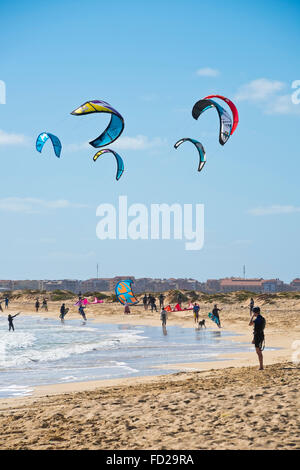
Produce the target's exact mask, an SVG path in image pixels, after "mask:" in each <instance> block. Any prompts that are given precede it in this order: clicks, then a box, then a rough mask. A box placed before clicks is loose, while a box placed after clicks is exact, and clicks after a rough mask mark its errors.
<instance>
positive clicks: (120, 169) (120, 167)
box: [93, 149, 124, 181]
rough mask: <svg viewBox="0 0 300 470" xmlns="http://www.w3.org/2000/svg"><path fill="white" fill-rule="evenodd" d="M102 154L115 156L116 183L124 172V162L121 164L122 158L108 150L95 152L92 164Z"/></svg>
mask: <svg viewBox="0 0 300 470" xmlns="http://www.w3.org/2000/svg"><path fill="white" fill-rule="evenodd" d="M104 153H112V154H113V155H114V156H115V158H116V161H117V174H116V180H117V181H118V180H119V179H120V178H121V176H122V174H123V172H124V162H123V160H122V158H121V157H120V155H119V154H118V153H117V152H115V151H114V150H110V149H103V150H99V152H97V153H96V154H95V155H94V156H93V160H94V162H95V161H96V160H97V158H98V157H100V155H103V154H104Z"/></svg>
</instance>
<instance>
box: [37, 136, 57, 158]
mask: <svg viewBox="0 0 300 470" xmlns="http://www.w3.org/2000/svg"><path fill="white" fill-rule="evenodd" d="M48 139H50V140H51V142H52V145H53V150H54V153H55V155H56V156H57V157H58V158H59V157H60V154H61V148H62V146H61V143H60V140H59V138H58V137H56V135H53V134H50V132H42V133H41V134H40V135H39V136H38V138H37V139H36V144H35V147H36V149H37V151H38V152H40V153H41V152H42V150H43V147H44V145H45V143H46V142H47V140H48Z"/></svg>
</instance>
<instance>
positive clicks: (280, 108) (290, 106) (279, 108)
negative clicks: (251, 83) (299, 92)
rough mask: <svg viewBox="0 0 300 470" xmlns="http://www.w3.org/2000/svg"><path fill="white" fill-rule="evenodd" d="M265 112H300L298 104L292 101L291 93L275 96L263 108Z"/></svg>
mask: <svg viewBox="0 0 300 470" xmlns="http://www.w3.org/2000/svg"><path fill="white" fill-rule="evenodd" d="M265 113H266V114H300V105H297V104H294V103H293V102H292V98H291V95H282V96H275V97H273V98H272V100H270V102H269V103H268V104H267V106H266V108H265Z"/></svg>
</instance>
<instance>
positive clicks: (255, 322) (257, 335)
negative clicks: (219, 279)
mask: <svg viewBox="0 0 300 470" xmlns="http://www.w3.org/2000/svg"><path fill="white" fill-rule="evenodd" d="M164 299H165V296H164V295H163V294H160V295H159V303H160V308H161V312H160V320H161V324H162V327H163V330H164V332H166V325H167V319H168V312H167V310H166V309H165V307H164ZM3 300H4V302H5V308H8V304H9V298H8V297H5V298H4V299H2V300H0V307H1V303H2V302H3ZM82 301H83V299H82V297H81V296H79V301H78V303H77V305H78V313H79V314H80V315H81V317H82V318H83V320H84V322H86V321H87V318H86V315H85V311H84V309H85V308H86V307H85V306H84V305H83V302H82ZM143 305H144V308H145V310H148V307H149V306H150V308H151V311H153V310H155V311H156V312H157V307H156V299H155V297H154V296H153V295H151V294H149V295H148V296H147V294H145V296H144V297H143ZM39 308H40V302H39V299H38V298H37V299H36V302H35V310H36V312H38V311H39ZM41 308H44V309H45V311H48V303H47V299H46V298H44V299H43V301H42V307H41ZM249 308H250V322H249V326H253V327H254V329H253V341H252V344H254V346H255V350H256V353H257V356H258V360H259V369H260V370H263V354H262V351H263V350H264V347H265V335H264V329H265V326H266V320H265V318H264V317H263V316H262V315H261V312H260V307H258V306H255V305H254V300H253V298H251V299H250V304H249ZM0 310H1V311H2V312H3V309H2V307H1V308H0ZM221 310H222V309H220V308H218V305H217V304H215V305H214V308H213V309H212V312H211V313H212V315H213V316H214V317H215V318H216V319H217V322H216V324H217V326H218V327H219V328H221V320H220V314H219V312H220V311H221ZM68 311H69V309H68V308H66V305H65V303H63V304H62V305H61V307H60V314H59V318H60V320H61V322H62V323H63V322H64V319H65V316H66V314H67V313H68ZM20 313H21V312H18V313H16V314H15V315H11V314H9V315H8V318H7V319H8V330H9V331H14V330H15V328H14V323H13V320H14V318H15V317H16V316H18V315H20ZM124 313H125V314H130V307H129V305H128V303H125V306H124ZM199 313H200V305H199V304H198V303H197V302H195V303H194V305H193V316H194V322H195V324H197V326H198V328H199V327H201V328H202V327H203V326H204V327H205V328H206V326H205V320H203V319H202V320H199Z"/></svg>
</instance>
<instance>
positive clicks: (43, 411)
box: [0, 293, 300, 450]
mask: <svg viewBox="0 0 300 470" xmlns="http://www.w3.org/2000/svg"><path fill="white" fill-rule="evenodd" d="M167 300H168V299H167ZM216 301H217V302H218V305H219V306H220V308H222V311H221V320H222V325H223V330H226V331H232V332H236V333H239V334H241V335H242V336H239V337H238V340H239V341H241V340H242V341H245V342H249V343H251V341H252V328H251V327H249V326H248V323H249V308H248V304H249V302H248V299H247V298H245V299H244V300H242V301H241V300H240V299H237V296H236V295H235V294H234V293H233V294H229V295H227V296H226V298H225V297H224V298H223V299H222V302H221V301H220V300H219V299H218V300H216ZM61 303H62V302H58V301H55V302H54V301H53V302H52V301H49V311H48V312H43V310H42V311H41V312H39V313H38V314H39V315H41V316H44V317H45V316H47V317H49V318H54V317H55V318H57V317H58V314H59V307H60V305H61ZM212 303H213V301H212V300H211V299H207V298H206V299H205V298H204V297H203V298H202V299H200V301H199V304H200V306H201V310H200V312H201V313H200V318H207V312H209V311H210V308H211V306H212ZM255 303H256V304H257V305H260V307H261V309H262V314H263V315H264V316H265V318H266V320H267V328H266V332H265V333H266V346H267V347H269V348H280V349H275V350H272V351H267V350H266V351H265V352H264V362H265V365H266V367H265V370H264V371H258V362H257V356H256V353H255V351H254V348H253V352H250V353H242V354H238V355H237V357H235V355H232V358H233V360H232V361H231V360H226V361H215V362H201V363H186V364H180V365H176V366H174V365H173V368H176V369H177V370H178V369H179V370H181V371H182V372H179V373H178V372H176V373H174V374H172V375H164V376H154V377H143V378H127V379H120V380H107V381H98V382H81V383H67V384H58V385H52V386H44V387H37V388H35V390H34V393H33V395H32V396H30V397H26V398H14V399H2V400H0V449H116V450H117V449H123V450H125V449H137V450H138V449H169V450H177V449H298V448H299V447H300V435H299V405H300V393H299V372H300V368H299V364H297V363H295V360H294V361H293V360H292V359H293V358H294V359H295V357H296V356H295V350H294V349H293V346H292V345H293V342H294V341H296V340H299V339H300V322H299V314H300V299H298V298H297V297H295V296H290V297H289V296H280V295H278V296H276V297H272V296H269V297H264V296H257V298H256V299H255ZM66 304H67V306H68V307H70V312H69V313H68V318H77V317H78V312H77V308H76V307H74V306H73V304H74V300H69V301H66ZM16 311H22V315H26V314H27V315H37V313H35V312H34V299H33V297H32V296H31V297H30V296H28V297H27V298H25V297H24V296H21V297H20V298H16V299H14V300H12V302H11V304H10V306H9V312H12V313H14V312H16ZM5 314H6V312H3V314H2V313H1V315H5ZM87 317H88V320H89V319H93V320H94V321H97V322H104V323H118V324H122V323H127V324H135V325H156V326H157V325H159V324H160V320H159V313H157V312H153V313H152V312H151V311H145V310H144V309H143V307H142V306H136V307H133V308H132V309H131V314H130V315H126V316H125V315H124V314H123V308H122V306H120V305H118V304H116V303H108V302H105V303H103V304H99V305H93V306H89V307H88V309H87ZM208 321H209V320H207V322H208ZM168 325H180V326H182V327H185V328H194V323H193V315H192V313H191V312H190V311H185V312H176V313H173V312H172V313H170V314H169V318H168ZM207 325H209V326H213V324H212V323H207ZM231 339H232V340H233V341H234V340H235V337H232V338H231ZM293 353H294V356H292V355H293ZM166 367H168V368H169V369H170V368H171V367H172V366H170V365H168V364H166Z"/></svg>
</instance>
